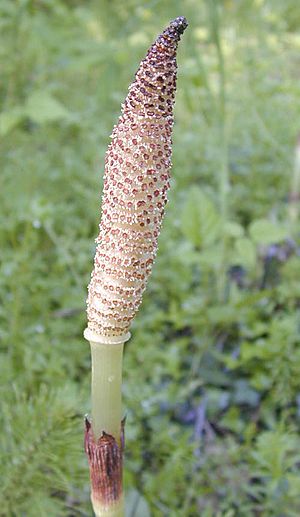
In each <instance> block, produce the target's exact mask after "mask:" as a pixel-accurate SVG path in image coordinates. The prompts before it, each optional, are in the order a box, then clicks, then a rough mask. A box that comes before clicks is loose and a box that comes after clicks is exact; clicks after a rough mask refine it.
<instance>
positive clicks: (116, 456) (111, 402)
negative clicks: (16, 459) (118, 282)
mask: <svg viewBox="0 0 300 517" xmlns="http://www.w3.org/2000/svg"><path fill="white" fill-rule="evenodd" d="M85 337H86V338H87V339H89V342H90V347H91V361H92V379H91V388H92V420H91V423H90V422H89V421H88V420H86V435H85V449H86V452H87V455H88V460H89V465H90V478H91V500H92V505H93V509H94V512H95V515H96V517H104V516H105V517H123V516H124V498H123V491H122V460H123V458H122V456H123V446H124V439H123V423H122V361H123V349H124V341H125V340H126V339H123V340H122V341H121V340H120V342H117V343H114V342H109V343H101V338H100V336H99V337H98V336H95V335H93V336H91V335H89V333H88V331H87V334H86V333H85ZM124 337H125V336H124ZM91 338H92V339H91ZM127 339H128V338H127Z"/></svg>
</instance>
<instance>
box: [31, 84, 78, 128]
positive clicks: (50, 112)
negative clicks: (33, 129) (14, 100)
mask: <svg viewBox="0 0 300 517" xmlns="http://www.w3.org/2000/svg"><path fill="white" fill-rule="evenodd" d="M24 109H25V113H26V115H27V116H28V117H29V118H30V119H31V120H33V122H36V123H37V124H44V123H47V122H55V121H57V120H65V119H68V118H69V117H70V112H69V111H68V110H67V109H66V108H65V106H64V105H63V104H61V103H60V102H59V101H58V100H57V99H55V97H52V95H50V94H49V93H47V92H42V91H36V92H34V93H32V95H30V97H28V99H27V102H26V104H25V108H24Z"/></svg>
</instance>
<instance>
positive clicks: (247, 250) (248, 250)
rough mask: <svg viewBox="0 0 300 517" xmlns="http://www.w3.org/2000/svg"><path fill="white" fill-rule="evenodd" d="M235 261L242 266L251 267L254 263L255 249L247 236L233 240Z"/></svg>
mask: <svg viewBox="0 0 300 517" xmlns="http://www.w3.org/2000/svg"><path fill="white" fill-rule="evenodd" d="M235 251H236V257H235V259H236V262H237V263H238V264H241V265H242V266H245V267H248V268H250V269H251V268H253V267H254V266H255V263H256V249H255V246H254V244H253V242H252V241H251V240H250V239H248V237H241V238H240V239H237V240H236V241H235Z"/></svg>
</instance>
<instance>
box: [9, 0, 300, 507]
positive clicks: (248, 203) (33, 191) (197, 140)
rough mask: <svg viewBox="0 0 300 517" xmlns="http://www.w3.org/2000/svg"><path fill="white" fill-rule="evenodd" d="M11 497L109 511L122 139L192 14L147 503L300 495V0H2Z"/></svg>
mask: <svg viewBox="0 0 300 517" xmlns="http://www.w3.org/2000/svg"><path fill="white" fill-rule="evenodd" d="M0 15H1V19H0V29H1V30H0V33H1V45H0V63H1V84H0V101H1V114H0V136H1V144H0V145H1V157H0V162H1V174H0V200H1V201H0V203H1V215H0V217H1V224H0V244H1V247H0V250H1V251H0V253H1V266H0V267H1V275H0V294H1V300H2V301H1V307H0V317H1V327H0V353H1V361H0V374H1V375H0V377H1V392H0V399H1V417H0V419H1V440H0V447H1V464H0V477H1V484H0V515H1V516H2V515H3V516H5V517H10V516H16V517H21V516H28V517H44V516H48V517H49V516H54V517H57V516H69V517H70V516H86V517H87V516H90V515H92V510H91V506H90V502H89V479H88V468H87V461H86V458H85V455H84V452H83V446H82V442H83V415H84V413H85V412H87V411H89V408H90V386H89V384H90V352H89V346H88V344H87V343H86V341H85V340H84V339H83V337H82V332H83V329H84V328H85V324H86V315H85V299H86V286H87V284H88V282H89V276H90V272H91V269H92V262H93V256H94V249H95V245H94V238H95V237H96V235H97V230H98V229H97V225H98V222H99V214H100V192H101V189H102V175H103V164H104V154H105V150H106V147H107V145H108V143H109V135H110V133H111V130H112V127H113V124H114V123H115V122H116V120H117V117H118V115H119V113H120V103H121V102H122V101H123V100H124V98H125V95H126V92H127V87H128V85H129V84H130V82H131V81H132V80H133V77H134V72H135V71H136V69H137V66H138V64H139V62H140V60H141V59H142V58H143V56H144V55H145V52H146V50H147V48H148V47H149V45H150V44H151V43H152V41H153V40H154V38H155V37H156V36H157V34H158V33H159V32H161V30H162V29H163V28H164V27H165V26H166V25H167V24H168V22H169V21H170V20H171V19H172V18H174V17H176V16H178V15H184V16H186V18H187V19H188V21H189V29H188V30H187V31H186V33H185V34H184V36H183V38H182V43H181V45H180V49H179V55H178V65H179V73H178V94H177V102H176V109H175V116H176V123H175V127H174V152H173V171H172V176H173V179H172V191H171V195H170V203H169V205H168V210H167V215H166V218H165V222H164V227H163V231H162V235H161V239H160V248H159V253H158V257H157V260H156V264H155V267H154V271H153V275H152V277H151V280H150V281H149V286H148V289H147V292H146V293H145V296H144V302H143V306H142V308H141V310H140V311H139V314H138V317H137V318H136V321H135V323H134V325H133V328H132V339H131V340H130V342H129V343H128V344H127V345H126V353H125V363H124V408H125V409H124V411H125V412H126V415H127V426H126V442H127V443H126V461H125V488H126V494H127V515H128V517H129V516H136V517H149V516H154V517H156V516H171V517H176V516H178V517H179V516H180V517H193V516H201V517H246V516H262V517H297V516H299V515H300V499H299V493H300V477H299V469H298V467H299V464H300V455H299V450H300V439H299V434H298V429H299V419H300V348H299V344H300V343H299V342H300V334H299V330H300V329H299V300H300V273H299V272H300V252H299V229H300V226H299V217H298V215H299V214H298V211H299V193H300V163H299V162H300V150H298V162H297V153H296V152H295V146H296V142H297V135H298V132H299V130H300V105H299V96H300V81H299V65H300V57H299V56H300V34H299V32H297V31H298V29H299V24H300V10H299V3H298V1H297V0H286V1H285V2H282V1H281V0H223V1H221V0H220V1H218V0H182V1H178V0H172V1H170V2H165V1H162V0H152V1H142V0H141V1H140V2H138V1H137V0H127V1H126V2H123V1H121V0H120V1H118V0H110V1H106V0H98V1H96V0H1V4H0Z"/></svg>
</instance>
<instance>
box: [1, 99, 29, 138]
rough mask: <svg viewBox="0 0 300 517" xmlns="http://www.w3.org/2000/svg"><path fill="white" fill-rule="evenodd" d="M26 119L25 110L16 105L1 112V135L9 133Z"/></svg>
mask: <svg viewBox="0 0 300 517" xmlns="http://www.w3.org/2000/svg"><path fill="white" fill-rule="evenodd" d="M23 119H24V110H23V109H22V108H21V107H20V106H16V107H14V108H12V109H10V110H8V111H4V112H3V113H1V114H0V135H1V136H5V135H7V134H8V133H9V132H10V131H11V130H12V129H14V127H16V126H17V125H18V124H19V123H20V122H21V121H22V120H23Z"/></svg>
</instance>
